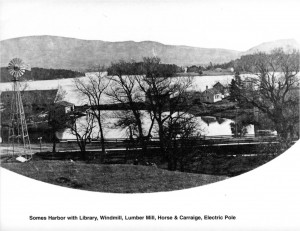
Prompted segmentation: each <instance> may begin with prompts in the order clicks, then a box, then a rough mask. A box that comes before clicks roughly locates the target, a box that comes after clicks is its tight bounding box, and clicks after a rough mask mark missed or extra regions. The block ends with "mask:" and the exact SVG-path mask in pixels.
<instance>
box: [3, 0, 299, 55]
mask: <svg viewBox="0 0 300 231" xmlns="http://www.w3.org/2000/svg"><path fill="white" fill-rule="evenodd" d="M298 2H299V3H298ZM298 2H297V0H280V1H279V0H273V1H269V0H252V1H250V0H248V1H246V0H227V1H226V0H222V1H221V0H198V1H196V0H185V1H175V0H161V1H158V0H148V1H146V0H123V1H121V0H110V1H109V0H0V40H5V39H9V38H15V37H22V36H31V35H56V36H64V37H73V38H79V39H87V40H103V41H113V42H114V41H128V40H133V41H137V42H138V41H145V40H151V41H157V42H161V43H164V44H170V45H187V46H195V47H213V48H225V49H232V50H239V51H244V50H247V49H250V48H251V47H253V46H256V45H258V44H260V43H262V42H268V41H273V40H277V39H290V38H293V39H296V40H297V41H298V42H299V41H300V29H299V22H300V14H299V13H300V1H298Z"/></svg>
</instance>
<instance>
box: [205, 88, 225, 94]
mask: <svg viewBox="0 0 300 231" xmlns="http://www.w3.org/2000/svg"><path fill="white" fill-rule="evenodd" d="M204 92H209V93H211V94H213V95H216V94H221V92H219V91H218V90H217V89H215V88H209V89H206V90H205V91H204ZM204 92H203V93H204Z"/></svg>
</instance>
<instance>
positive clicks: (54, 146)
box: [52, 132, 56, 153]
mask: <svg viewBox="0 0 300 231" xmlns="http://www.w3.org/2000/svg"><path fill="white" fill-rule="evenodd" d="M52 144H53V145H52V152H53V153H55V152H56V136H55V132H54V133H52Z"/></svg>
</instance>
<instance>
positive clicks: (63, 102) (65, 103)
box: [56, 101, 74, 107]
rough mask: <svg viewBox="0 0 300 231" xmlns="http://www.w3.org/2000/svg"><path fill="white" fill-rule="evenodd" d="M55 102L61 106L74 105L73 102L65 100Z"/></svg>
mask: <svg viewBox="0 0 300 231" xmlns="http://www.w3.org/2000/svg"><path fill="white" fill-rule="evenodd" d="M56 104H58V105H62V106H64V107H72V106H74V104H72V103H70V102H67V101H59V102H57V103H56Z"/></svg>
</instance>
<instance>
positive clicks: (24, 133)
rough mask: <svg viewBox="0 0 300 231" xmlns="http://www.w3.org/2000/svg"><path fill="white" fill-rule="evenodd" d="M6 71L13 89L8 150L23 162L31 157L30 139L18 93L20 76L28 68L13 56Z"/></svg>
mask: <svg viewBox="0 0 300 231" xmlns="http://www.w3.org/2000/svg"><path fill="white" fill-rule="evenodd" d="M7 69H8V72H9V74H10V75H11V76H12V82H13V91H12V100H11V111H10V124H9V131H8V142H9V144H10V149H9V151H10V152H11V155H12V156H15V155H17V156H18V157H17V160H19V161H21V162H25V161H27V160H30V159H31V158H32V152H31V146H30V140H29V135H28V129H27V124H26V119H25V113H24V107H23V103H22V98H21V93H20V84H19V82H20V77H21V76H22V75H23V74H24V73H25V70H30V68H29V67H28V65H26V64H25V63H24V62H23V61H22V60H21V59H19V58H14V59H12V60H11V61H10V62H9V64H8V67H7Z"/></svg>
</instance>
